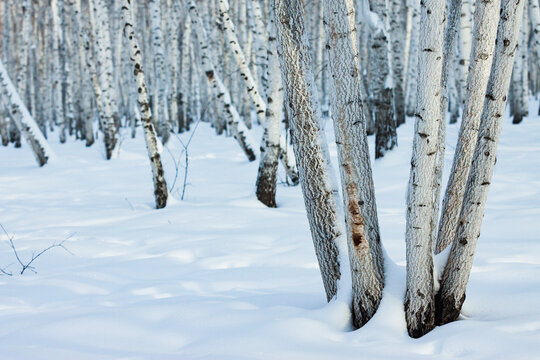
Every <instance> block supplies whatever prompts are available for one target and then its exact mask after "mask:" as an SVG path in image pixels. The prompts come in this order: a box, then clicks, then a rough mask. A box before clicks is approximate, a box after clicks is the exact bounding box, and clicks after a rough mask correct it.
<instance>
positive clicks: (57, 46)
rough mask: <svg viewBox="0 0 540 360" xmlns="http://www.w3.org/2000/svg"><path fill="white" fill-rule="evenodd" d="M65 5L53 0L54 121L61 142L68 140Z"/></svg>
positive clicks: (60, 1) (58, 0)
mask: <svg viewBox="0 0 540 360" xmlns="http://www.w3.org/2000/svg"><path fill="white" fill-rule="evenodd" d="M61 6H63V1H62V0H51V11H52V19H53V34H52V36H53V79H54V80H53V81H54V82H53V102H54V121H55V122H56V124H58V126H59V127H60V132H59V134H60V135H59V136H60V142H61V143H65V142H66V119H65V117H64V105H63V101H62V78H63V74H62V58H61V47H62V42H63V41H64V40H63V32H62V27H61V17H60V10H61V9H60V8H59V7H61Z"/></svg>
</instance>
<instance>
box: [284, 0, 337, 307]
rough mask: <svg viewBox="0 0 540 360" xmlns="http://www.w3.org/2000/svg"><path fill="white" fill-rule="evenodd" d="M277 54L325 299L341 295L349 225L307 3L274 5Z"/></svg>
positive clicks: (295, 0)
mask: <svg viewBox="0 0 540 360" xmlns="http://www.w3.org/2000/svg"><path fill="white" fill-rule="evenodd" d="M274 4H275V15H276V24H277V33H278V55H279V60H280V63H281V71H282V76H283V83H284V88H285V99H286V100H285V103H286V104H288V108H287V109H288V110H287V111H288V113H289V120H290V125H291V128H292V130H293V132H292V136H293V142H294V151H295V154H296V158H297V161H298V170H299V173H300V184H301V186H302V193H303V194H304V204H305V206H306V211H307V215H308V220H309V224H310V229H311V235H312V238H313V243H314V245H315V253H316V255H317V259H318V260H319V267H320V270H321V275H322V278H323V284H324V288H325V290H326V297H327V299H328V300H330V299H332V298H333V297H334V296H335V295H336V293H337V283H338V280H339V278H340V268H339V260H338V255H339V250H338V243H339V242H340V241H342V237H343V233H344V224H342V223H341V220H340V216H339V211H338V210H339V201H340V200H339V193H338V190H337V187H336V183H335V181H334V180H333V179H332V169H331V165H330V159H329V155H328V149H327V144H326V141H325V139H324V135H323V132H322V131H323V129H322V126H321V120H322V115H321V112H320V108H319V104H318V101H317V97H316V92H315V86H314V78H313V70H312V61H311V51H310V49H309V45H308V40H307V34H306V31H305V24H304V16H303V1H302V0H289V1H284V0H275V2H274Z"/></svg>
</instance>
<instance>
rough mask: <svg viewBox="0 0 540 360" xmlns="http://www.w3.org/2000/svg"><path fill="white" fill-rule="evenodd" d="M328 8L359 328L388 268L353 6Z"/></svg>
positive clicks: (330, 2) (338, 0)
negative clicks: (362, 89)
mask: <svg viewBox="0 0 540 360" xmlns="http://www.w3.org/2000/svg"><path fill="white" fill-rule="evenodd" d="M324 7H325V8H324V24H325V28H326V35H327V36H326V37H327V49H328V55H329V65H330V71H331V72H332V79H333V87H334V94H333V96H332V97H331V107H332V118H333V120H334V132H335V134H336V144H337V149H338V158H339V164H340V167H339V170H340V174H341V191H342V193H343V200H344V212H345V224H346V231H347V244H348V248H349V259H350V264H351V272H352V286H353V304H352V305H353V323H354V325H355V326H356V327H361V326H363V325H364V324H365V323H367V322H368V321H369V319H371V317H372V316H373V315H374V314H375V311H377V308H378V306H379V303H380V301H381V298H382V288H383V286H384V270H383V257H382V249H381V243H380V233H379V223H378V219H377V206H376V204H375V187H374V185H373V176H372V172H371V164H370V160H369V149H368V143H367V134H366V119H365V117H364V109H363V104H362V92H361V86H360V81H361V80H360V69H359V67H358V62H357V60H358V49H357V46H356V24H355V20H354V19H355V17H354V2H353V0H326V1H325V2H324Z"/></svg>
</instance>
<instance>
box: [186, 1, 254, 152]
mask: <svg viewBox="0 0 540 360" xmlns="http://www.w3.org/2000/svg"><path fill="white" fill-rule="evenodd" d="M188 11H189V14H190V17H191V24H192V26H193V27H194V28H195V29H196V33H197V39H198V41H199V50H200V53H201V54H200V57H201V63H202V66H203V71H204V73H205V76H206V79H207V80H208V83H209V86H210V88H211V89H212V91H213V93H214V97H215V99H216V100H217V101H218V102H219V104H220V107H221V110H222V111H223V114H224V115H225V116H226V118H227V124H228V125H229V129H230V130H231V133H232V135H233V137H234V138H235V139H236V141H237V142H238V144H239V145H240V147H241V148H242V150H243V151H244V153H245V154H246V156H247V158H248V160H249V161H253V160H255V158H256V156H255V150H254V147H253V145H252V141H251V140H250V139H249V138H248V129H247V128H246V127H245V125H244V124H243V123H242V122H241V120H240V115H239V114H238V111H237V110H236V108H235V107H234V105H233V104H232V103H231V96H230V94H229V91H228V90H227V88H226V87H225V85H223V82H222V80H221V78H220V77H219V75H218V73H217V72H216V70H215V67H214V64H213V63H212V61H211V58H210V54H209V51H208V44H207V40H206V30H205V29H204V26H203V24H202V20H201V18H200V16H199V13H198V10H197V6H196V5H195V2H194V1H193V0H190V1H189V3H188Z"/></svg>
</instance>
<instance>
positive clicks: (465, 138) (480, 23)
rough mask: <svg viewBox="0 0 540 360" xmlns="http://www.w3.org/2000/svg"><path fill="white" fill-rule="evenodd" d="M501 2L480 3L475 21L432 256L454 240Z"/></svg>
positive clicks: (493, 50) (486, 82)
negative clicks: (448, 172) (450, 167)
mask: <svg viewBox="0 0 540 360" xmlns="http://www.w3.org/2000/svg"><path fill="white" fill-rule="evenodd" d="M500 5H501V0H492V1H480V2H478V3H477V5H476V9H475V15H474V17H475V19H474V34H475V36H474V40H473V45H472V46H473V53H472V54H471V55H472V56H471V61H472V62H471V66H470V70H469V74H468V79H467V92H466V93H465V96H464V97H465V107H464V110H463V116H462V121H461V128H460V131H459V136H458V139H459V140H458V143H457V145H456V151H455V153H454V162H453V164H452V170H451V171H450V178H449V180H448V185H447V187H446V193H445V196H444V200H443V206H442V213H441V220H440V223H439V230H438V237H437V245H436V248H435V252H436V253H437V254H438V253H440V252H441V251H443V250H444V249H445V248H446V247H447V246H448V245H450V243H451V242H452V241H453V240H454V237H455V231H456V227H457V225H458V218H459V212H460V211H461V205H462V201H463V194H464V193H465V185H466V183H467V177H468V175H469V169H470V166H471V159H472V156H473V151H474V144H475V142H476V138H477V135H478V127H479V125H480V119H481V116H482V108H483V106H484V99H485V94H486V88H487V84H488V80H489V76H490V71H491V63H492V61H493V54H494V52H495V39H496V37H497V24H498V23H499V12H500V8H501V6H500Z"/></svg>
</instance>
